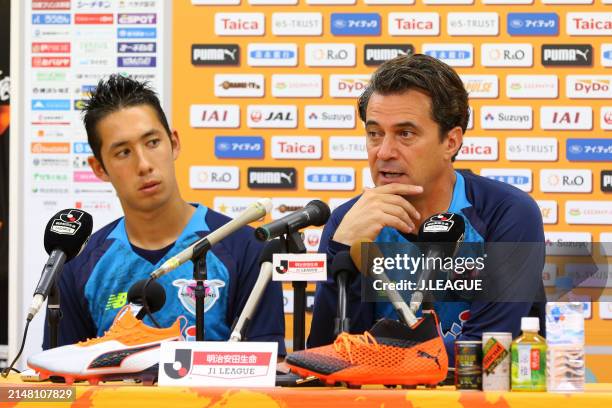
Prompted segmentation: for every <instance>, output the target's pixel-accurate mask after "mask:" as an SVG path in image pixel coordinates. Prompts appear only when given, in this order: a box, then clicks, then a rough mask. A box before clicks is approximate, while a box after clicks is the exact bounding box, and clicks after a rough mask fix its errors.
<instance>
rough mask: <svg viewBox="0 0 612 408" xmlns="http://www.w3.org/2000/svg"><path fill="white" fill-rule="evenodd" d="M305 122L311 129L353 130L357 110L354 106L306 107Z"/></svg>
mask: <svg viewBox="0 0 612 408" xmlns="http://www.w3.org/2000/svg"><path fill="white" fill-rule="evenodd" d="M304 121H305V126H306V127H307V128H309V129H353V128H354V127H355V108H354V107H353V106H352V105H306V106H305V108H304Z"/></svg>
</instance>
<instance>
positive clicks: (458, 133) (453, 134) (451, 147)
mask: <svg viewBox="0 0 612 408" xmlns="http://www.w3.org/2000/svg"><path fill="white" fill-rule="evenodd" d="M444 143H445V144H446V151H445V152H444V156H445V158H447V159H448V160H451V159H452V157H453V156H455V154H457V152H458V151H459V149H461V145H462V144H463V130H461V128H460V127H459V126H455V127H454V128H452V129H451V130H449V131H448V133H447V135H446V139H445V140H444Z"/></svg>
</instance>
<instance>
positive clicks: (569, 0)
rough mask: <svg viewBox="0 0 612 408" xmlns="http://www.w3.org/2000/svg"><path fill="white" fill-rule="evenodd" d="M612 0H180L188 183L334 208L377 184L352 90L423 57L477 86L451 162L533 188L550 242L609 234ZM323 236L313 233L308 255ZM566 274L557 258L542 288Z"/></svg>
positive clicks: (178, 54)
mask: <svg viewBox="0 0 612 408" xmlns="http://www.w3.org/2000/svg"><path fill="white" fill-rule="evenodd" d="M608 4H612V1H610V0H603V1H601V0H192V1H191V2H189V1H186V0H182V1H177V2H174V7H173V18H172V20H173V24H172V38H173V40H172V53H173V61H172V76H171V77H172V80H171V81H172V84H171V85H172V86H171V90H172V112H173V115H172V118H173V126H174V127H176V128H177V129H178V131H179V133H180V135H181V138H182V143H183V152H182V157H181V158H180V160H179V161H178V169H177V170H178V175H179V180H180V186H181V190H182V191H183V194H184V196H185V197H186V198H187V199H189V200H193V201H198V202H202V203H204V204H206V205H208V206H210V207H211V208H214V209H216V210H218V211H221V212H223V213H225V214H227V215H229V216H234V215H236V214H237V213H239V212H241V211H242V210H243V209H244V208H245V207H246V206H247V205H248V204H249V203H251V202H252V201H254V200H255V199H257V198H258V197H271V198H272V199H273V203H274V211H273V213H272V215H271V217H270V216H268V218H267V220H270V219H271V218H272V219H274V218H280V217H282V216H283V215H285V214H286V213H288V212H290V211H293V210H295V209H297V208H300V207H301V206H303V205H304V204H305V203H307V202H308V201H310V200H311V199H314V198H318V199H321V200H323V201H325V202H327V203H329V204H330V206H331V207H332V209H333V208H334V207H336V206H337V205H338V204H340V203H342V202H343V201H344V200H346V199H348V198H351V197H353V196H355V195H357V194H359V193H360V192H361V191H362V189H363V187H365V186H371V185H372V181H371V178H370V175H369V170H368V166H367V161H366V160H365V159H366V153H365V140H364V129H363V125H362V123H361V122H360V120H359V119H358V117H357V112H356V98H357V97H358V96H359V94H360V93H361V91H362V90H363V88H364V86H365V85H366V84H367V82H368V78H369V76H370V74H371V73H372V72H373V71H374V70H375V69H376V66H377V65H380V63H382V62H383V61H384V60H386V59H389V58H392V57H394V56H396V55H400V54H410V53H415V52H418V53H425V54H429V55H432V56H434V57H437V58H439V59H441V60H443V61H445V62H446V63H448V64H449V65H451V66H453V67H454V68H455V69H456V70H457V72H459V74H460V75H461V77H462V79H463V81H464V83H465V85H466V88H467V89H468V91H469V92H470V105H471V108H472V118H471V121H470V128H469V130H468V131H467V134H466V138H465V142H464V145H463V148H462V150H461V153H460V155H459V158H458V161H457V163H456V167H457V168H465V169H470V170H471V171H473V172H474V173H477V174H481V175H483V176H487V177H491V178H494V179H497V180H501V181H503V182H507V183H510V184H513V185H515V186H516V187H518V188H520V189H522V190H524V191H527V192H528V193H530V194H531V195H532V196H533V198H534V199H536V200H537V202H538V204H539V205H540V208H541V210H542V216H543V219H544V222H545V230H546V238H547V240H549V241H551V242H568V243H569V242H583V241H587V242H593V243H597V242H610V241H612V228H611V225H612V198H611V197H612V196H611V195H610V192H611V191H612V137H611V134H612V133H611V132H610V129H612V103H611V99H610V98H611V97H612V89H611V87H612V74H610V67H611V66H612V41H611V40H610V35H612V7H610V6H609V5H608ZM319 236H320V231H319V230H317V229H309V230H307V231H306V234H305V241H306V244H307V247H308V248H309V250H316V248H317V246H318V241H319ZM593 251H595V252H596V253H597V252H598V251H600V248H599V246H598V245H593ZM602 251H603V249H602ZM597 254H598V255H600V253H597ZM608 254H612V253H611V252H608ZM604 255H605V254H604ZM551 259H552V258H551ZM603 259H604V262H608V261H609V259H610V258H605V257H604V258H603ZM553 260H554V259H553ZM563 274H564V269H563V266H557V265H555V264H554V262H553V263H552V264H551V265H550V266H548V267H547V270H546V273H545V282H546V283H547V286H548V287H549V288H552V287H553V286H554V282H555V277H556V276H557V275H563ZM604 281H605V279H604ZM286 289H287V290H286V294H287V296H290V290H289V287H287V288H286ZM309 289H310V290H313V289H314V286H313V285H310V286H309ZM553 289H554V288H553ZM591 300H593V301H592V302H589V301H588V299H587V302H586V303H585V305H586V308H585V315H586V317H587V320H586V332H587V353H588V357H587V365H588V368H589V378H590V379H591V380H593V379H596V380H597V381H611V380H612V370H610V369H609V367H610V364H612V342H611V340H610V336H609V333H611V329H612V325H611V324H612V322H611V321H610V320H608V319H612V296H610V295H608V296H606V293H605V292H604V296H602V297H601V298H599V300H601V301H600V302H596V301H595V300H597V299H591ZM606 300H607V301H606ZM290 304H291V302H288V306H290ZM286 312H287V323H288V325H287V332H288V338H291V321H292V316H291V310H290V308H288V309H287V310H286Z"/></svg>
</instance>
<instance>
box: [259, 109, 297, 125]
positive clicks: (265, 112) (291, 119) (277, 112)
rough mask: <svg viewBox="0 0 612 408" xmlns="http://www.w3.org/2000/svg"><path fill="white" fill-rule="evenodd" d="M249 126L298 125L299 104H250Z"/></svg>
mask: <svg viewBox="0 0 612 408" xmlns="http://www.w3.org/2000/svg"><path fill="white" fill-rule="evenodd" d="M247 126H248V127H250V128H284V129H291V128H295V127H297V106H295V105H249V106H248V107H247Z"/></svg>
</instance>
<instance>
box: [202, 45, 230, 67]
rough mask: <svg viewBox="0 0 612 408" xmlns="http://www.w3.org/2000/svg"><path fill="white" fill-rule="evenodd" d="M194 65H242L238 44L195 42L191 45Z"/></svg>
mask: <svg viewBox="0 0 612 408" xmlns="http://www.w3.org/2000/svg"><path fill="white" fill-rule="evenodd" d="M191 63H192V64H193V65H240V46H239V45H238V44H193V45H192V46H191Z"/></svg>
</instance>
